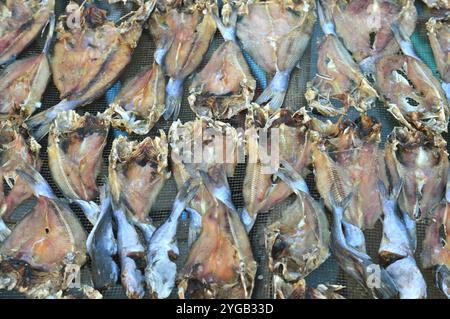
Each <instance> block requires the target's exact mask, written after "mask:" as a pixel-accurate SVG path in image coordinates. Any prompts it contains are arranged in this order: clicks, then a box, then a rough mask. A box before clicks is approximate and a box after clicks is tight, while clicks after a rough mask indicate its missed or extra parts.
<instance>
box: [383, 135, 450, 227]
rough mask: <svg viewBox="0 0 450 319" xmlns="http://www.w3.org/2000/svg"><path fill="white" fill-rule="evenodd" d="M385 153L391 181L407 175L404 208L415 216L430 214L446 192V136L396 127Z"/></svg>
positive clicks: (404, 210) (402, 204)
mask: <svg viewBox="0 0 450 319" xmlns="http://www.w3.org/2000/svg"><path fill="white" fill-rule="evenodd" d="M385 154H386V157H385V158H386V167H387V170H388V173H389V177H390V180H391V183H392V184H395V183H398V181H399V179H403V188H402V191H401V193H400V196H399V199H398V205H399V208H400V210H401V211H402V212H405V213H407V214H408V215H409V217H410V218H411V219H412V220H420V219H422V218H423V217H425V216H427V215H428V214H429V213H430V212H431V210H432V209H433V208H434V206H436V205H437V204H439V202H440V201H441V199H442V198H443V196H444V193H445V186H446V183H447V174H448V168H449V163H448V154H447V151H446V142H445V141H444V139H443V138H442V137H441V136H440V135H433V134H431V133H430V132H420V131H411V130H409V129H408V128H405V127H396V128H394V130H393V131H392V133H391V134H390V135H389V137H388V139H387V141H386V145H385Z"/></svg>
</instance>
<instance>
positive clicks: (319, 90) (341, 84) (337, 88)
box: [305, 2, 378, 116]
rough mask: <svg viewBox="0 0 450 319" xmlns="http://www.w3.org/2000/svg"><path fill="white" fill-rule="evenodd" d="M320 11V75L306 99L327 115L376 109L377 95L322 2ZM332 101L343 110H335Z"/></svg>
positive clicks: (314, 107) (318, 65) (311, 105)
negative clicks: (345, 44)
mask: <svg viewBox="0 0 450 319" xmlns="http://www.w3.org/2000/svg"><path fill="white" fill-rule="evenodd" d="M318 10H319V18H320V24H321V26H322V29H323V32H324V33H325V37H324V38H323V39H322V40H321V42H320V43H319V45H318V47H317V55H318V58H317V74H316V75H315V77H314V78H313V80H312V81H310V82H308V84H307V90H306V93H305V97H306V100H307V101H308V104H309V105H310V107H311V108H312V109H315V110H317V111H318V112H319V113H321V114H323V115H326V116H336V115H340V114H346V113H347V111H348V109H349V108H350V107H351V106H353V107H354V108H355V109H356V110H358V111H359V112H365V111H367V110H368V109H370V108H372V107H373V105H374V104H375V101H376V99H377V97H378V94H377V92H376V91H375V89H374V88H373V87H372V85H371V84H370V82H369V81H368V80H367V79H366V78H365V76H364V75H363V73H362V72H361V70H360V68H359V65H358V64H356V63H355V61H354V60H353V58H352V56H351V54H350V53H349V52H348V51H347V49H346V48H345V47H344V45H343V44H342V42H341V40H340V39H339V37H338V36H337V34H336V32H335V26H334V24H333V21H332V20H331V18H330V17H328V16H327V15H326V13H325V12H324V11H323V9H322V6H321V5H320V2H318ZM332 100H335V101H339V102H341V103H342V106H343V107H342V108H336V107H335V106H334V105H333V104H332V103H331V101H332Z"/></svg>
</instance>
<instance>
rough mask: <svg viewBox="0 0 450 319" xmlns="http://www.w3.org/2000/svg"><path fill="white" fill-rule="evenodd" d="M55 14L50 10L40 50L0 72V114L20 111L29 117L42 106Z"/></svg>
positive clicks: (48, 71) (18, 113) (48, 73)
mask: <svg viewBox="0 0 450 319" xmlns="http://www.w3.org/2000/svg"><path fill="white" fill-rule="evenodd" d="M54 28H55V17H54V15H53V13H51V16H50V21H49V30H48V35H47V41H46V43H45V45H44V49H43V50H42V53H41V54H38V55H35V56H32V57H29V58H24V59H21V60H17V61H15V62H13V63H11V64H10V65H8V67H7V68H6V69H5V70H4V71H3V72H2V73H1V75H0V92H1V93H0V118H1V117H3V116H5V117H6V116H10V115H14V114H16V115H21V116H22V117H23V118H28V117H29V116H30V115H31V114H32V113H33V112H34V111H35V110H36V109H37V108H39V107H40V106H41V98H42V95H43V94H44V91H45V89H46V88H47V83H48V81H49V79H50V75H51V70H50V64H49V61H48V51H49V49H50V44H51V41H52V39H53V32H54Z"/></svg>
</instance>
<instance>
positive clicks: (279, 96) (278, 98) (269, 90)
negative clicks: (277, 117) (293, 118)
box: [256, 70, 291, 110]
mask: <svg viewBox="0 0 450 319" xmlns="http://www.w3.org/2000/svg"><path fill="white" fill-rule="evenodd" d="M290 74H291V70H286V71H278V72H277V73H275V76H274V77H273V79H272V81H271V82H270V84H269V85H268V86H267V87H266V89H265V90H264V91H263V92H262V93H261V95H260V96H259V97H258V99H257V100H256V103H258V104H260V105H261V104H264V103H267V102H268V104H269V106H270V108H272V109H273V110H278V109H279V108H281V106H282V105H283V101H284V98H285V96H286V91H287V89H288V86H289V77H290Z"/></svg>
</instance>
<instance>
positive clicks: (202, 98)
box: [188, 3, 256, 119]
mask: <svg viewBox="0 0 450 319" xmlns="http://www.w3.org/2000/svg"><path fill="white" fill-rule="evenodd" d="M229 11H231V13H229V14H227V12H229ZM222 16H223V20H224V21H222V20H221V19H220V18H219V17H218V16H217V15H215V14H214V13H213V18H214V20H215V21H216V24H217V26H218V28H219V30H220V32H221V34H222V37H223V38H224V39H225V42H224V43H222V44H221V45H220V46H219V47H218V48H217V50H216V51H215V52H214V53H213V55H212V57H211V59H210V60H209V62H208V63H207V64H206V66H205V67H204V68H203V70H201V71H200V72H199V73H197V74H196V75H195V76H194V78H193V80H192V84H191V86H190V88H189V94H190V95H189V97H188V101H189V105H190V106H191V109H192V111H194V112H195V113H196V114H197V115H199V116H207V117H214V118H218V119H229V118H231V117H233V116H235V115H236V114H238V113H239V112H241V111H242V110H244V109H246V108H247V107H248V106H249V104H250V102H251V101H252V99H253V96H254V92H255V88H256V81H255V79H254V78H253V76H252V74H251V73H250V69H249V67H248V65H247V62H246V61H245V58H244V56H243V55H242V52H241V49H240V47H239V44H238V43H237V39H236V21H237V9H236V8H233V7H232V6H231V5H230V4H229V3H226V4H225V5H224V7H223V9H222Z"/></svg>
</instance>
